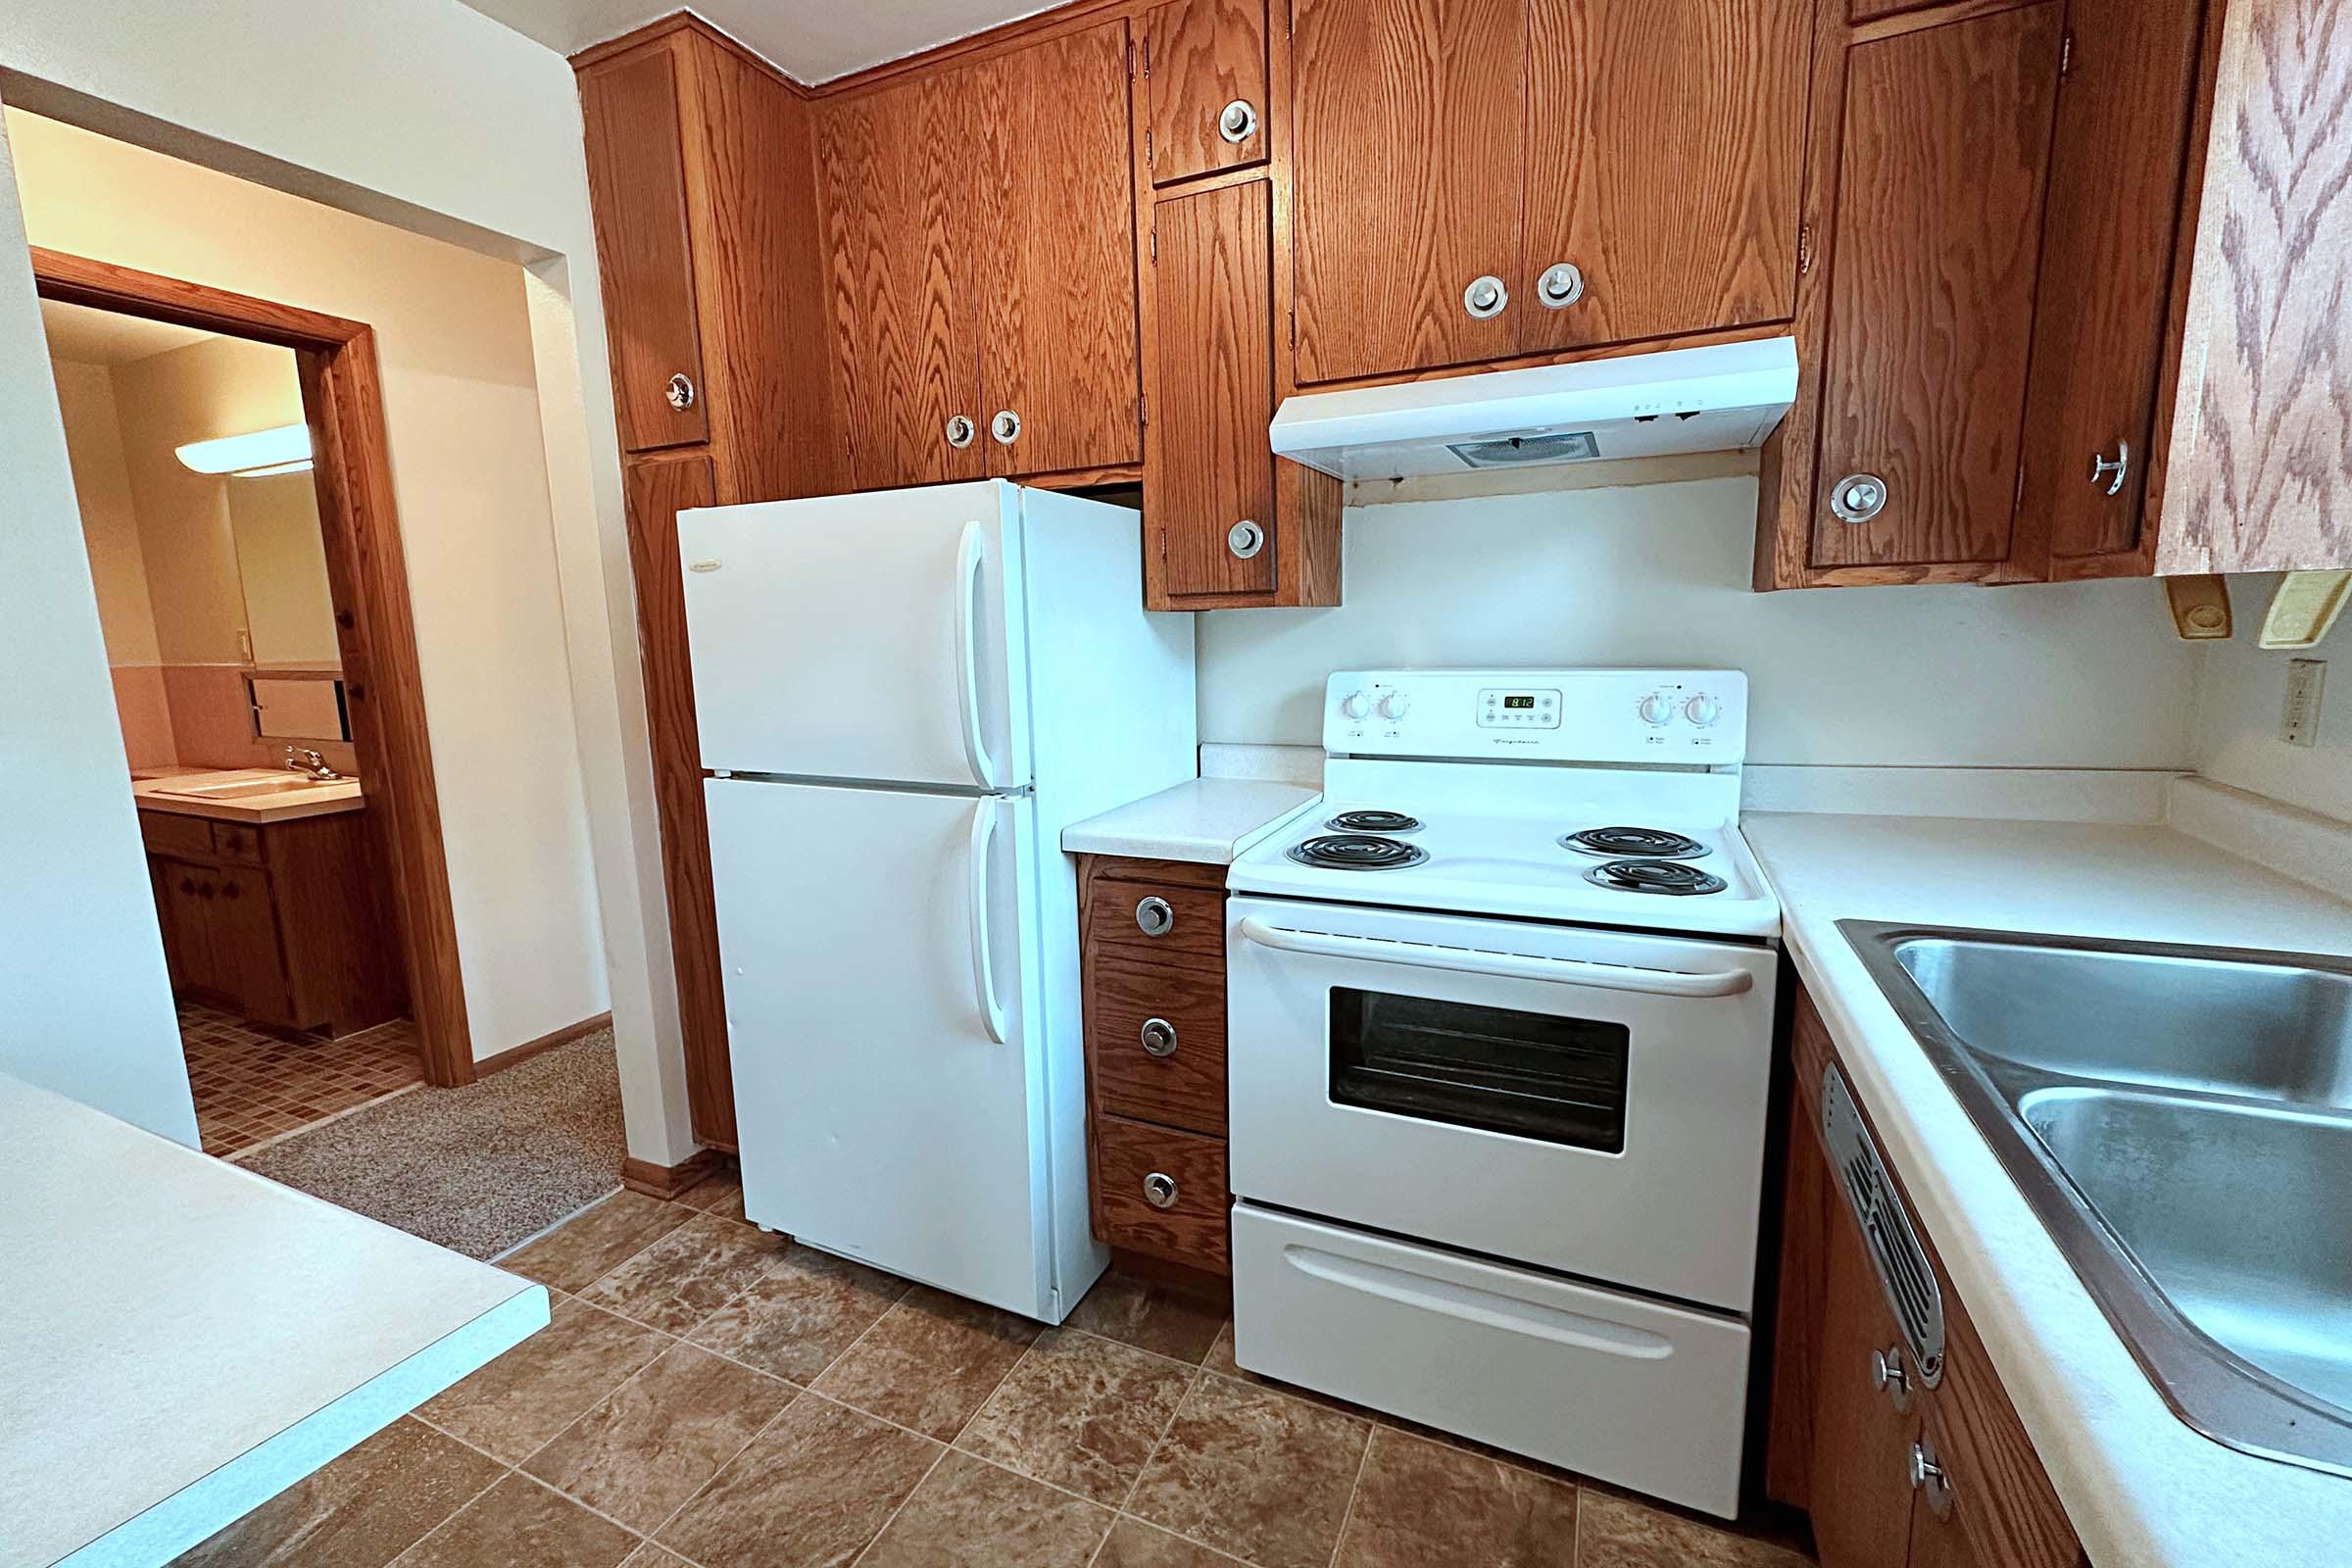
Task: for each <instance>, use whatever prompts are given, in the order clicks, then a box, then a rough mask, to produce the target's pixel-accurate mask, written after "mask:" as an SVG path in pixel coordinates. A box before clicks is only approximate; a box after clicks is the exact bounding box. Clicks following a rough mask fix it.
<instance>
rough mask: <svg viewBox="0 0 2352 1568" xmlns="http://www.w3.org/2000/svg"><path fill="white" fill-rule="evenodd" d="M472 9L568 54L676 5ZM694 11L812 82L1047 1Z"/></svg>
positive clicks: (508, 4)
mask: <svg viewBox="0 0 2352 1568" xmlns="http://www.w3.org/2000/svg"><path fill="white" fill-rule="evenodd" d="M1048 3H1058V0H1048ZM466 4H467V5H470V6H471V7H473V9H474V10H476V11H479V12H481V13H482V14H483V15H484V16H488V17H495V18H496V19H498V20H499V21H500V22H503V23H505V24H506V25H508V26H510V27H513V28H514V29H515V31H516V32H519V33H521V34H522V35H523V36H525V37H527V38H535V39H537V40H538V41H539V42H541V43H543V44H545V45H547V46H548V47H549V48H550V49H553V50H556V51H557V52H558V53H560V54H566V55H568V54H574V53H576V52H578V51H579V50H581V49H585V48H586V47H588V45H590V44H592V43H602V42H603V41H604V40H605V39H607V38H612V37H615V36H617V35H618V34H620V33H624V32H626V31H628V30H629V29H630V28H632V27H635V26H639V25H643V24H645V23H648V22H652V21H654V20H655V19H656V18H658V17H666V16H668V15H669V14H670V13H672V12H674V11H676V10H678V9H679V7H678V5H677V0H466ZM692 9H693V10H694V12H695V13H696V14H697V15H698V16H700V17H702V18H703V20H705V21H706V22H709V23H711V25H713V26H716V27H718V28H719V29H720V30H721V31H723V32H725V33H727V34H728V35H729V36H730V37H733V38H735V39H737V40H738V41H740V42H742V43H744V44H747V45H749V46H750V47H751V49H752V50H753V52H755V53H756V54H759V55H760V56H761V57H762V58H764V59H765V60H767V61H768V62H769V63H770V64H772V65H776V66H780V67H782V68H783V70H784V72H785V73H786V74H787V75H790V76H792V77H793V78H794V79H796V80H798V81H802V82H807V83H809V84H811V85H813V84H815V83H816V82H820V81H825V80H828V79H829V78H831V77H834V76H842V75H847V74H848V73H851V72H853V71H862V70H864V69H865V68H866V67H867V66H874V65H880V64H881V63H882V62H883V61H885V60H896V59H897V58H898V57H899V56H901V55H910V54H913V53H915V52H916V51H917V50H921V49H928V48H930V47H931V46H932V45H933V44H938V43H946V42H947V41H948V40H949V39H951V38H961V37H963V36H965V35H966V34H968V33H974V32H978V31H980V30H982V29H983V28H986V27H993V26H995V25H997V24H998V23H1000V22H1010V21H1011V20H1012V19H1013V18H1015V17H1025V16H1028V15H1030V14H1031V13H1033V12H1037V11H1042V10H1045V9H1047V5H1046V4H1041V3H1039V0H863V3H860V0H700V3H698V4H697V5H695V6H694V7H693V8H692Z"/></svg>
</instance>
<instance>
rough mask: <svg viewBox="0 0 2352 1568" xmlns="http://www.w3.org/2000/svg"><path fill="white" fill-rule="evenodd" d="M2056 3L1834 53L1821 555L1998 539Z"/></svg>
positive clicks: (1875, 559) (2013, 426)
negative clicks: (1875, 503) (1837, 132)
mask: <svg viewBox="0 0 2352 1568" xmlns="http://www.w3.org/2000/svg"><path fill="white" fill-rule="evenodd" d="M2063 10H2064V7H2063V6H2062V5H2061V4H2060V3H2059V0H2044V3H2043V4H2040V5H2034V6H2027V7H2022V8H2020V9H2016V10H2010V11H1999V12H1994V13H1992V14H1990V15H1986V16H1979V17H1975V18H1973V19H1971V20H1969V21H1966V22H1955V23H1950V24H1947V25H1942V26H1935V27H1927V28H1923V29H1921V30H1918V31H1914V32H1905V33H1899V34H1896V35H1894V36H1891V37H1884V38H1877V39H1873V40H1871V41H1869V42H1866V43H1861V44H1856V45H1855V46H1854V47H1853V48H1852V50H1851V51H1850V53H1849V58H1848V65H1847V73H1846V95H1845V119H1844V134H1843V138H1842V146H1841V149H1840V152H1839V157H1838V210H1837V215H1836V218H1835V221H1834V226H1835V239H1834V241H1833V249H1832V252H1831V255H1830V257H1829V263H1830V266H1831V268H1832V277H1831V281H1830V285H1829V296H1830V297H1829V316H1830V319H1829V329H1828V346H1827V351H1826V355H1825V358H1824V362H1823V365H1822V369H1821V382H1822V391H1821V446H1820V453H1819V463H1820V466H1819V470H1818V473H1817V477H1816V483H1815V504H1814V517H1813V522H1812V552H1813V562H1814V564H1816V565H1822V566H1841V565H1873V564H1879V565H1892V564H1925V563H1953V562H1999V561H2003V560H2006V559H2007V557H2008V555H2009V540H2010V523H2011V515H2012V512H2013V509H2014V505H2015V500H2016V489H2017V479H2018V457H2019V445H2020V426H2021V423H2022V419H2023V415H2024V409H2025V394H2026V359H2027V349H2028V345H2029V341H2030V339H2031V337H2032V334H2033V329H2034V277H2035V270H2036V264H2037V261H2038V258H2039V253H2040V240H2041V226H2042V207H2043V192H2044V187H2045V183H2046V181H2045V177H2044V176H2045V174H2046V172H2047V169H2048V163H2049V145H2050V123H2051V114H2052V109H2053V105H2054V102H2055V100H2056V97H2057V86H2058V70H2059V50H2060V34H2061V22H2062V14H2063ZM1865 476H1867V479H1866V478H1865ZM1870 480H1875V481H1876V485H1875V487H1874V485H1873V484H1871V483H1870V482H1868V481H1870ZM1879 495H1883V497H1884V504H1883V505H1882V506H1880V507H1879V508H1878V509H1877V510H1876V511H1875V512H1873V511H1872V510H1871V505H1870V503H1871V502H1872V500H1873V499H1874V498H1875V497H1877V496H1879ZM1838 506H1843V507H1844V508H1845V509H1846V510H1847V511H1848V512H1849V513H1853V514H1855V515H1857V516H1858V517H1859V520H1855V521H1848V520H1846V519H1845V518H1843V517H1841V516H1839V515H1837V512H1836V511H1835V510H1834V509H1835V508H1837V507H1838Z"/></svg>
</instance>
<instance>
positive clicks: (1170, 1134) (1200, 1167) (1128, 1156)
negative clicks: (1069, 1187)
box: [1094, 1115, 1233, 1273]
mask: <svg viewBox="0 0 2352 1568" xmlns="http://www.w3.org/2000/svg"><path fill="white" fill-rule="evenodd" d="M1095 1121H1096V1126H1095V1193H1094V1200H1095V1233H1096V1234H1097V1235H1098V1236H1100V1237H1101V1238H1102V1239H1103V1243H1104V1245H1106V1246H1109V1247H1120V1248H1125V1249H1127V1250H1129V1251H1135V1252H1149V1253H1151V1254H1152V1256H1154V1257H1162V1258H1166V1259H1168V1260H1169V1261H1171V1262H1178V1263H1186V1264H1190V1265H1192V1266H1193V1267H1195V1268H1201V1269H1206V1270H1209V1271H1211V1272H1214V1273H1224V1272H1227V1271H1229V1270H1230V1269H1231V1268H1232V1266H1233V1264H1232V1259H1233V1246H1232V1232H1231V1222H1230V1220H1229V1218H1228V1214H1227V1211H1228V1209H1229V1208H1230V1207H1231V1203H1230V1201H1229V1198H1228V1195H1227V1190H1226V1185H1225V1184H1226V1171H1225V1140H1223V1139H1222V1138H1203V1137H1201V1136H1200V1135H1199V1134H1197V1133H1185V1132H1177V1131H1174V1130H1173V1129H1171V1128H1166V1127H1152V1126H1147V1125H1146V1124H1144V1123H1143V1122H1138V1121H1129V1120H1128V1119H1127V1118H1125V1117H1123V1116H1110V1115H1098V1116H1097V1117H1096V1118H1095ZM1163 1182H1164V1183H1165V1184H1166V1185H1161V1183H1163ZM1155 1192H1156V1193H1157V1194H1159V1195H1160V1196H1161V1197H1162V1198H1164V1199H1165V1200H1166V1206H1165V1207H1162V1206H1161V1205H1160V1203H1159V1202H1156V1201H1154V1200H1153V1196H1152V1195H1153V1194H1154V1193H1155Z"/></svg>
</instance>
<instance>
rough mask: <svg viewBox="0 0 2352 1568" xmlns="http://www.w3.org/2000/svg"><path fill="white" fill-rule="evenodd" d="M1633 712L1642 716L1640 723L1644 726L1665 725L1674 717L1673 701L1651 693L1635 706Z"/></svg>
mask: <svg viewBox="0 0 2352 1568" xmlns="http://www.w3.org/2000/svg"><path fill="white" fill-rule="evenodd" d="M1634 711H1636V712H1638V713H1640V714H1641V715H1642V723H1644V724H1651V725H1659V724H1665V723H1667V722H1669V721H1671V720H1672V719H1673V717H1674V700H1673V699H1672V698H1669V697H1666V696H1663V695H1661V694H1660V693H1657V692H1651V693H1650V694H1649V695H1648V696H1647V697H1644V698H1642V701H1641V702H1640V703H1638V704H1636V705H1635V709H1634Z"/></svg>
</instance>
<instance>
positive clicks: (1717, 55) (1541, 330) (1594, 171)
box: [1509, 0, 1814, 354]
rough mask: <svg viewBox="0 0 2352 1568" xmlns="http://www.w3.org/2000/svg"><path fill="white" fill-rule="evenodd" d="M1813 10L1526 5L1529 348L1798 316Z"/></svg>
mask: <svg viewBox="0 0 2352 1568" xmlns="http://www.w3.org/2000/svg"><path fill="white" fill-rule="evenodd" d="M1813 9H1814V6H1813V0H1528V7H1527V19H1528V21H1527V25H1528V42H1527V159H1526V186H1525V189H1526V197H1525V203H1526V207H1525V213H1526V216H1525V229H1524V244H1523V262H1522V266H1521V269H1520V270H1519V273H1518V274H1517V277H1516V278H1515V280H1514V281H1513V283H1512V290H1513V296H1514V298H1513V304H1512V307H1511V311H1510V313H1509V314H1510V315H1512V316H1513V317H1515V318H1516V319H1517V320H1518V322H1519V334H1518V345H1517V346H1518V349H1519V351H1520V352H1521V353H1526V354H1533V353H1540V352H1546V351H1553V350H1561V349H1569V348H1576V347H1580V346H1583V345H1587V344H1598V343H1618V342H1628V341H1632V340H1635V339H1641V338H1654V337H1669V336H1674V335H1678V334H1685V333H1695V332H1704V331H1709V330H1712V329H1716V328H1721V327H1735V326H1744V325H1748V324H1751V323H1754V322H1759V321H1782V320H1787V319H1789V316H1790V315H1791V314H1792V313H1793V312H1794V310H1795V288H1796V249H1797V209H1798V195H1799V185H1800V183H1801V181H1802V177H1803V172H1804V133H1805V97H1806V83H1807V73H1808V69H1809V67H1810V65H1811V60H1812V38H1813ZM1561 264H1566V265H1569V266H1572V267H1574V268H1575V269H1576V270H1577V272H1578V273H1579V274H1581V280H1582V286H1583V297H1582V298H1581V299H1578V300H1577V301H1576V302H1575V303H1573V304H1568V305H1562V306H1558V307H1557V308H1554V307H1552V306H1550V305H1549V304H1548V303H1547V300H1546V296H1545V294H1544V289H1543V286H1542V280H1543V279H1544V276H1545V274H1546V272H1547V271H1549V270H1551V269H1553V268H1554V267H1556V266H1559V265H1561Z"/></svg>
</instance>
